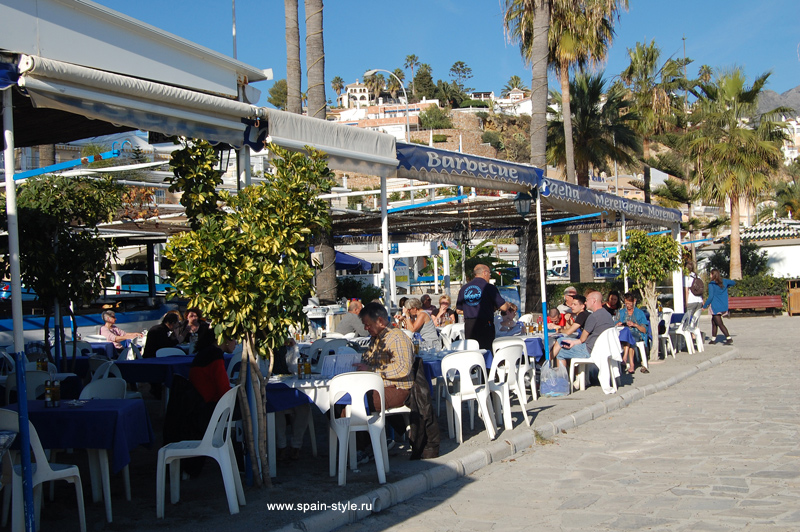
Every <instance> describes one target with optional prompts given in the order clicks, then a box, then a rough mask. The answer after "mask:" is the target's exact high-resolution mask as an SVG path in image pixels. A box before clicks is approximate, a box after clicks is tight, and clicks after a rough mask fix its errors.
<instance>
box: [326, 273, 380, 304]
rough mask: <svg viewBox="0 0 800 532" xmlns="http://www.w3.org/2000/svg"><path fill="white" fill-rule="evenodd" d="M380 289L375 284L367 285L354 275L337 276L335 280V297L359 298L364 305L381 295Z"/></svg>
mask: <svg viewBox="0 0 800 532" xmlns="http://www.w3.org/2000/svg"><path fill="white" fill-rule="evenodd" d="M382 295H383V294H382V292H381V289H380V288H378V287H377V286H375V285H371V284H370V285H367V284H364V283H362V282H361V281H360V280H358V279H356V278H354V277H339V278H338V279H337V280H336V297H337V299H341V298H346V299H348V300H349V299H353V298H355V299H360V300H361V301H362V302H363V303H364V304H365V305H366V304H367V303H369V302H370V301H373V300H375V299H379V298H380V297H381V296H382Z"/></svg>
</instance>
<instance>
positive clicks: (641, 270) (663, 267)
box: [617, 230, 683, 359]
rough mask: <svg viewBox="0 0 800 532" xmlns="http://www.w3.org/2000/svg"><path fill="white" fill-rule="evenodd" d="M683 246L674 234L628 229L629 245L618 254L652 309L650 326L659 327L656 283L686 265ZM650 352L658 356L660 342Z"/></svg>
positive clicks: (648, 306) (654, 331)
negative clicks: (675, 238) (673, 236)
mask: <svg viewBox="0 0 800 532" xmlns="http://www.w3.org/2000/svg"><path fill="white" fill-rule="evenodd" d="M681 255H682V250H681V246H680V244H678V243H677V242H676V241H675V240H674V239H673V238H672V236H671V235H669V234H665V235H655V236H649V235H648V234H647V233H645V232H644V231H639V230H634V231H630V232H629V233H628V241H627V243H626V244H625V247H624V248H622V250H621V251H620V252H619V253H618V254H617V260H618V261H619V263H620V264H622V265H623V267H625V268H626V270H627V272H628V277H629V278H630V279H631V281H632V283H633V286H634V287H635V288H638V289H639V291H640V292H641V294H642V299H643V301H644V304H645V306H646V307H647V310H648V312H649V313H650V330H651V331H652V332H653V334H656V333H657V331H658V293H657V292H656V286H657V285H658V284H659V283H661V282H662V281H664V280H665V279H667V278H669V276H670V275H672V272H674V271H678V270H680V268H681V267H682V265H683V259H682V257H681ZM650 356H651V357H652V358H656V359H657V358H658V342H657V341H654V342H652V343H651V344H650Z"/></svg>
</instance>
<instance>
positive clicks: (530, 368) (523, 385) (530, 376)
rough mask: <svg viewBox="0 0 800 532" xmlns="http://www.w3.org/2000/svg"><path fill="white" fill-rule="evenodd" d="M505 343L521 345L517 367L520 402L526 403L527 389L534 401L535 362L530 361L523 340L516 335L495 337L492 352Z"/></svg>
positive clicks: (535, 398)
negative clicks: (520, 356) (520, 355)
mask: <svg viewBox="0 0 800 532" xmlns="http://www.w3.org/2000/svg"><path fill="white" fill-rule="evenodd" d="M506 345H519V346H521V347H522V358H520V364H519V367H518V368H517V380H518V385H517V386H518V390H519V391H520V393H521V397H520V399H521V403H522V404H528V393H527V392H528V389H530V391H531V398H532V399H533V400H534V401H536V400H537V394H536V363H535V362H531V360H530V358H529V357H528V353H527V350H526V347H525V340H524V339H523V338H520V337H518V336H507V337H505V338H495V340H494V341H493V342H492V352H495V351H497V350H498V349H499V348H501V347H503V346H506Z"/></svg>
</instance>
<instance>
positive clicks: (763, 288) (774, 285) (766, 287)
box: [729, 274, 787, 309]
mask: <svg viewBox="0 0 800 532" xmlns="http://www.w3.org/2000/svg"><path fill="white" fill-rule="evenodd" d="M729 293H730V295H731V296H735V297H748V296H781V297H782V298H783V308H784V309H785V308H786V299H787V287H786V279H782V278H780V277H773V276H771V275H766V274H760V275H753V276H751V277H748V276H745V277H744V278H742V279H740V280H738V281H736V285H735V286H732V287H731V288H730V289H729Z"/></svg>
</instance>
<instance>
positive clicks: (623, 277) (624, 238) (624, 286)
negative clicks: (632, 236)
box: [621, 212, 628, 294]
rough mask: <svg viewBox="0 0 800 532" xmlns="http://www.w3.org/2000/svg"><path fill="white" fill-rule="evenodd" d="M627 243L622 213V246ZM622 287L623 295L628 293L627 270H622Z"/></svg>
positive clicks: (625, 223)
mask: <svg viewBox="0 0 800 532" xmlns="http://www.w3.org/2000/svg"><path fill="white" fill-rule="evenodd" d="M627 242H628V233H627V222H626V221H625V213H624V212H623V213H622V246H621V247H623V248H624V247H625V244H626V243H627ZM622 285H623V290H624V291H625V293H626V294H627V293H628V268H625V267H623V268H622Z"/></svg>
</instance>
